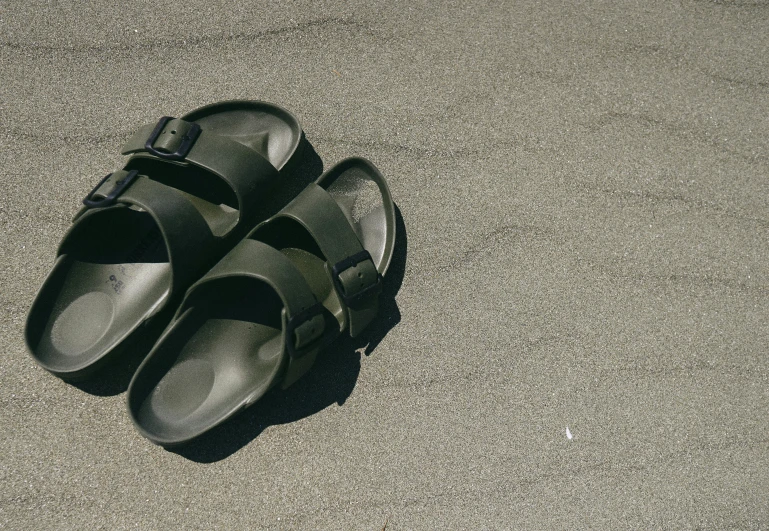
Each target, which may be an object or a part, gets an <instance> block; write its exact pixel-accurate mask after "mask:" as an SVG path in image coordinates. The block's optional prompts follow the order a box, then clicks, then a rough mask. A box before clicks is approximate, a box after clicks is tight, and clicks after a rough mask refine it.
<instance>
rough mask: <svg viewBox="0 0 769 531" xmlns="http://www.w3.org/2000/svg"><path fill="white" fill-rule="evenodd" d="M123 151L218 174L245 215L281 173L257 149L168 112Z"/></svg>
mask: <svg viewBox="0 0 769 531" xmlns="http://www.w3.org/2000/svg"><path fill="white" fill-rule="evenodd" d="M122 153H123V154H124V155H128V154H142V156H149V157H155V158H160V159H165V160H172V161H176V162H187V163H190V164H193V165H195V166H198V167H200V168H203V169H204V170H207V171H209V172H211V173H213V174H214V175H217V176H218V177H219V178H221V179H222V180H223V181H225V182H226V183H227V184H228V186H229V187H230V188H232V190H233V191H234V192H235V196H236V197H237V198H238V208H239V210H240V212H241V217H242V218H248V217H250V216H251V214H253V209H254V207H255V206H256V204H257V203H258V201H257V199H258V197H259V196H260V194H262V193H263V192H264V191H265V190H268V189H269V187H270V186H271V185H272V184H274V183H275V181H277V178H278V175H279V174H278V170H277V169H276V168H275V167H274V166H273V165H272V163H270V161H269V160H267V159H266V158H265V157H263V156H262V155H261V154H260V153H258V152H257V151H256V150H254V149H251V148H250V147H248V146H246V145H244V144H241V143H240V142H237V141H235V140H232V139H231V138H229V137H226V136H222V135H218V134H216V133H212V132H211V131H206V130H205V129H203V128H201V127H200V126H199V125H198V124H197V123H195V122H188V121H186V120H182V119H181V118H170V117H167V116H166V117H163V118H161V120H160V121H159V122H158V123H157V124H149V125H145V126H143V127H141V128H139V130H138V131H136V133H134V134H133V136H132V137H131V138H130V139H129V140H128V142H126V144H125V145H124V146H123V149H122Z"/></svg>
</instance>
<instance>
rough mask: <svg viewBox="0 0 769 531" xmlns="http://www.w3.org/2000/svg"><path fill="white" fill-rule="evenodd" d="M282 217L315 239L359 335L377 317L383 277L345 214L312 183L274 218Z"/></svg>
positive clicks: (353, 332) (351, 329) (335, 287)
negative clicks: (291, 220)
mask: <svg viewBox="0 0 769 531" xmlns="http://www.w3.org/2000/svg"><path fill="white" fill-rule="evenodd" d="M280 217H287V218H290V219H293V220H295V221H297V222H299V223H300V224H301V225H302V226H303V227H304V228H305V229H306V230H307V232H309V234H310V235H311V236H312V238H313V239H314V240H315V243H316V244H317V245H318V248H319V249H320V251H321V252H322V253H323V255H324V256H325V257H326V260H327V262H326V269H327V271H328V274H329V275H330V276H331V279H332V281H333V283H334V289H335V291H336V293H337V295H338V296H339V299H340V300H341V301H342V304H343V305H344V308H345V313H346V315H347V319H348V323H349V326H350V335H351V336H356V335H358V334H359V333H360V331H361V330H363V329H364V328H365V327H366V326H367V325H368V324H369V323H370V322H371V321H372V320H373V319H374V318H375V317H376V315H377V311H378V307H379V293H380V292H381V291H382V275H380V274H379V272H378V271H377V268H376V266H375V265H374V261H373V260H372V259H371V255H370V254H369V253H368V251H366V250H365V249H364V248H363V245H362V244H361V242H360V240H359V239H358V236H357V235H356V234H355V231H354V230H353V228H352V226H351V225H350V222H349V221H348V219H347V217H346V216H345V215H344V212H342V210H341V209H340V208H339V205H338V204H337V202H336V201H335V200H334V198H333V197H331V195H329V193H328V192H327V191H326V190H325V189H324V188H322V187H321V186H318V185H317V184H310V185H309V186H308V187H307V188H305V189H304V191H302V192H301V193H300V194H299V195H298V196H297V197H296V198H295V199H294V200H293V201H291V203H289V204H288V205H287V206H286V207H285V208H284V209H283V210H282V211H281V212H280V213H278V214H277V215H276V216H275V218H272V219H276V218H280ZM257 232H258V229H257Z"/></svg>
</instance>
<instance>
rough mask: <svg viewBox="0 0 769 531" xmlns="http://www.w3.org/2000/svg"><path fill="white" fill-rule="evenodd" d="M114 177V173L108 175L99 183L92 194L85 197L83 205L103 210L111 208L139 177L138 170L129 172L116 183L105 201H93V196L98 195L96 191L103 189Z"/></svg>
mask: <svg viewBox="0 0 769 531" xmlns="http://www.w3.org/2000/svg"><path fill="white" fill-rule="evenodd" d="M112 175H114V174H113V173H109V174H107V176H106V177H104V179H102V180H101V181H99V184H97V185H96V186H95V187H94V189H93V190H91V192H90V193H89V194H88V195H87V196H85V198H84V199H83V204H84V205H85V206H86V207H88V208H102V207H106V206H109V205H111V204H113V203H114V202H115V200H116V199H117V197H118V196H119V195H120V194H121V193H122V192H123V190H125V189H126V188H128V186H130V184H131V183H132V182H133V180H134V179H135V178H136V176H137V175H139V171H138V170H131V171H129V172H128V173H127V174H126V176H125V177H123V178H122V179H120V180H119V181H118V182H116V183H115V187H114V188H113V189H112V191H111V192H110V193H109V194H108V195H107V196H106V197H104V198H103V199H95V200H94V199H92V198H93V196H94V195H95V194H96V191H97V190H98V189H99V188H101V185H103V184H104V183H106V182H107V179H109V178H110V177H112Z"/></svg>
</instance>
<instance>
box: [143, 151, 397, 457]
mask: <svg viewBox="0 0 769 531" xmlns="http://www.w3.org/2000/svg"><path fill="white" fill-rule="evenodd" d="M303 197H304V199H303ZM313 197H325V199H321V200H316V199H313ZM307 198H309V199H307ZM329 202H330V203H329ZM331 204H333V205H336V206H334V207H333V208H330V207H331ZM330 211H333V212H330ZM311 218H312V221H309V223H311V224H312V226H310V227H305V226H303V224H302V221H300V220H304V221H307V220H310V219H311ZM341 223H344V224H346V226H347V228H346V229H344V228H341V229H340V227H342V225H340V224H341ZM313 232H314V233H315V236H317V238H318V239H317V240H316V239H315V237H314V236H313V234H312V233H313ZM321 233H322V234H321ZM334 238H336V239H338V240H347V241H346V242H345V243H344V244H343V245H342V247H341V248H340V249H344V248H345V247H344V246H347V247H349V248H353V249H355V248H357V249H359V250H358V252H361V251H362V250H365V251H367V252H368V253H370V255H371V257H372V260H370V261H368V263H369V264H372V262H373V265H372V268H373V276H372V277H371V278H373V279H374V280H378V278H379V276H380V275H384V274H385V273H386V271H387V268H388V266H389V263H390V260H391V259H392V253H393V246H394V242H395V209H394V205H393V202H392V198H391V196H390V192H389V190H388V187H387V184H386V182H385V180H384V178H383V177H382V176H381V174H380V173H379V171H378V170H377V169H376V168H375V167H374V166H373V165H372V164H371V163H370V162H368V161H366V160H364V159H359V158H355V159H347V160H345V161H343V162H341V163H340V164H338V165H337V166H335V167H334V168H332V169H331V170H329V171H328V172H326V173H325V174H324V175H322V176H321V177H320V178H319V179H318V181H316V183H314V184H311V185H310V186H309V187H308V188H307V189H306V190H305V192H302V194H300V195H299V197H297V198H296V199H295V200H294V201H293V202H292V203H290V204H289V205H288V206H287V207H286V208H284V209H283V210H282V211H281V212H279V213H278V214H277V215H276V216H273V218H271V219H269V220H267V221H266V222H264V223H262V224H260V225H259V226H258V227H257V228H256V229H255V230H254V231H252V233H251V234H249V236H248V237H247V238H245V239H244V240H243V241H241V243H239V244H238V245H237V246H236V247H235V249H233V250H232V251H231V252H230V253H229V254H228V255H227V256H225V257H224V259H222V261H221V262H220V263H219V264H217V265H216V266H215V267H214V268H213V269H212V271H211V272H209V273H208V274H206V276H204V277H203V278H202V279H201V280H200V281H198V282H197V283H196V284H195V285H194V286H193V287H192V288H190V290H189V291H188V292H187V294H186V296H185V300H184V301H183V302H182V304H181V306H180V308H179V310H178V312H177V314H176V316H175V317H174V319H173V320H172V322H171V324H170V325H169V327H168V328H167V329H166V331H165V332H164V334H163V336H162V337H161V338H160V339H159V340H158V342H157V344H156V345H155V348H154V349H153V351H152V352H151V353H150V354H149V356H147V358H146V359H145V360H144V362H143V363H142V365H141V366H140V367H139V369H138V370H137V372H136V374H135V375H134V377H133V380H132V381H131V384H130V386H129V389H128V409H129V412H130V415H131V417H132V419H133V421H134V424H135V425H136V427H137V429H138V430H139V431H140V432H141V433H142V434H143V435H144V436H145V437H147V438H148V439H150V440H151V441H153V442H155V443H157V444H160V445H163V446H174V445H178V444H182V443H185V442H187V441H189V440H191V439H193V438H195V437H197V436H199V435H201V434H203V433H205V432H206V431H208V430H209V429H211V428H213V427H214V426H216V425H218V424H220V423H222V422H224V421H225V420H226V419H228V418H230V417H231V416H232V415H234V414H236V413H237V412H239V411H241V410H242V409H244V408H246V407H248V406H249V405H251V404H253V403H254V402H256V401H257V400H258V399H259V398H261V397H262V396H263V395H264V394H265V393H266V392H267V391H268V390H269V389H270V388H272V387H274V386H276V385H282V386H283V387H284V388H285V387H287V386H288V385H291V384H292V383H294V382H295V381H296V380H297V379H298V378H300V377H301V376H302V375H303V374H304V373H306V372H307V370H308V369H309V368H310V367H311V366H312V364H313V362H314V360H315V358H316V356H317V354H318V352H319V350H320V349H321V348H323V347H324V346H325V344H326V343H327V340H328V338H329V337H335V336H337V335H338V334H339V333H341V332H342V331H344V330H348V331H350V332H354V333H356V334H357V333H360V331H361V330H362V328H363V327H365V325H366V324H368V321H370V320H371V318H373V316H374V315H375V314H376V306H377V305H378V295H376V294H373V293H372V295H371V297H372V298H371V300H370V301H368V307H367V308H366V309H363V310H360V312H363V313H358V314H357V319H358V322H357V329H356V330H352V325H353V323H354V319H355V318H356V317H354V316H351V313H350V312H351V310H350V309H349V308H347V307H346V305H345V304H344V303H343V301H342V299H341V297H340V296H339V294H338V292H337V291H336V289H335V287H334V283H333V282H332V279H331V272H330V270H331V268H332V267H333V265H334V264H335V263H338V262H339V260H337V259H334V260H331V259H330V257H328V256H325V254H324V252H323V251H322V250H321V247H324V246H325V244H324V243H323V242H324V241H333V240H334ZM353 240H354V241H353ZM319 241H320V243H319ZM327 249H329V252H334V249H331V248H327ZM340 252H342V251H340ZM329 262H331V263H329ZM356 267H358V266H353V267H351V268H350V271H351V272H352V273H355V271H354V270H355V268H356ZM361 271H363V269H361ZM359 273H360V272H359ZM353 277H354V278H356V279H358V278H363V274H362V273H361V274H354V275H353ZM348 285H349V282H348ZM316 301H317V302H320V303H321V305H322V314H318V313H317V312H316V311H314V310H312V308H313V306H314V305H315V304H316ZM308 308H310V309H311V310H309V312H308ZM297 315H300V316H303V317H302V318H301V319H307V320H306V322H305V323H303V324H302V326H299V327H296V326H295V325H294V324H292V325H291V326H288V323H289V322H291V321H292V318H295V317H296V316H297ZM319 315H320V316H319ZM287 330H289V331H290V332H292V333H290V334H289V335H288V336H287V334H286V332H287ZM294 331H296V333H293V332H294ZM287 342H296V343H297V344H298V345H300V346H303V345H308V346H309V349H308V347H303V349H304V351H303V352H302V354H301V356H296V357H294V356H292V355H291V352H290V351H291V349H290V348H287Z"/></svg>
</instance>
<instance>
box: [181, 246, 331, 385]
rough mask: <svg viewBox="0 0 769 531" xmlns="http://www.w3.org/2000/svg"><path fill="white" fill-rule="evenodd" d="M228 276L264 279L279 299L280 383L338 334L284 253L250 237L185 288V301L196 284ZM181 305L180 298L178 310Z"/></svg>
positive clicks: (294, 377) (328, 314)
mask: <svg viewBox="0 0 769 531" xmlns="http://www.w3.org/2000/svg"><path fill="white" fill-rule="evenodd" d="M229 277H240V278H242V277H246V278H253V279H256V280H259V281H261V282H264V283H265V284H267V285H268V286H270V287H271V288H272V289H273V290H274V291H275V293H277V295H278V296H279V297H280V300H281V301H282V302H283V308H284V309H285V312H284V317H283V331H284V337H283V339H284V344H285V349H286V352H288V354H289V359H290V361H289V367H288V370H287V373H286V376H285V380H284V384H283V385H284V387H288V386H289V385H291V384H292V383H293V382H294V381H296V380H297V379H298V378H299V377H300V376H301V375H302V374H304V373H305V372H307V370H309V368H310V367H311V366H312V364H313V363H314V362H315V359H316V357H317V355H318V352H319V351H320V349H321V348H323V347H324V346H325V345H327V344H328V343H329V342H331V340H333V339H334V338H335V337H336V336H338V335H339V327H338V323H337V322H336V319H335V318H334V316H333V315H332V314H331V312H329V311H328V310H327V309H326V308H325V307H323V305H322V304H320V303H319V302H318V300H317V299H316V297H315V295H314V294H313V292H312V290H311V289H310V286H309V285H308V284H307V280H306V279H305V278H304V276H303V275H302V273H301V272H300V271H299V270H298V269H297V268H296V266H295V265H294V263H293V262H291V260H289V259H288V258H287V257H286V255H284V254H283V253H281V252H280V251H278V250H277V249H275V248H274V247H271V246H269V245H267V244H266V243H263V242H260V241H257V240H252V239H250V238H245V239H244V240H242V241H241V242H240V243H238V245H236V246H235V248H234V249H233V250H232V251H230V252H229V253H227V255H226V256H225V257H224V258H223V259H222V260H221V261H220V262H219V263H218V264H216V265H215V266H214V267H213V268H212V269H211V270H210V271H209V272H208V273H206V275H205V276H204V277H203V278H201V279H200V280H199V281H198V282H196V283H195V284H194V285H193V286H192V287H191V288H190V289H189V291H188V292H187V294H186V296H185V301H186V300H188V299H189V298H190V295H191V294H192V293H193V291H194V290H196V289H197V288H198V287H199V286H200V285H202V284H205V283H207V282H211V281H213V280H217V279H221V278H229ZM255 303H258V301H255ZM185 309H186V308H185V303H184V302H183V303H182V305H181V307H180V308H179V314H181V313H182V312H183V311H184V310H185Z"/></svg>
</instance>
